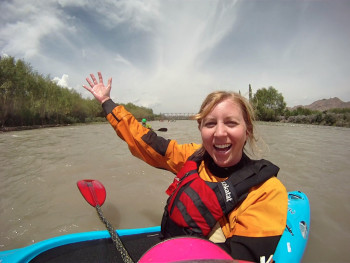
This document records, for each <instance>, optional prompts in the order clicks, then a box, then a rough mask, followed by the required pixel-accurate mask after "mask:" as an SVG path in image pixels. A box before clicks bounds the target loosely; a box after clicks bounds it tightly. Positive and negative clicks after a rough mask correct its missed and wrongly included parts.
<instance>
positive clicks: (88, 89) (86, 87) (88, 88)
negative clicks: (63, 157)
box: [83, 85, 93, 93]
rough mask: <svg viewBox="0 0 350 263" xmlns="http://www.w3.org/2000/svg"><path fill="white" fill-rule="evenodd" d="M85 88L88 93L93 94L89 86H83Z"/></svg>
mask: <svg viewBox="0 0 350 263" xmlns="http://www.w3.org/2000/svg"><path fill="white" fill-rule="evenodd" d="M83 88H85V89H86V90H87V91H90V92H91V93H92V92H93V89H92V88H90V87H88V86H85V85H83Z"/></svg>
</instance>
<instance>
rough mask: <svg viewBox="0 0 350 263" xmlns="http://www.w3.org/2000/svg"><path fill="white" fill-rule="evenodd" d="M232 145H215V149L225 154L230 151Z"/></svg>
mask: <svg viewBox="0 0 350 263" xmlns="http://www.w3.org/2000/svg"><path fill="white" fill-rule="evenodd" d="M231 146H232V144H230V143H226V144H215V145H214V149H215V150H217V151H219V152H225V151H228V150H229V149H230V148H231Z"/></svg>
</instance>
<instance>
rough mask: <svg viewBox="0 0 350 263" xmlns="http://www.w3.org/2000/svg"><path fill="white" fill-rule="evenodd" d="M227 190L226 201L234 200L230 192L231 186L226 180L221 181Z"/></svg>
mask: <svg viewBox="0 0 350 263" xmlns="http://www.w3.org/2000/svg"><path fill="white" fill-rule="evenodd" d="M221 184H222V187H223V188H224V191H225V197H226V202H229V201H232V194H231V192H230V186H229V185H228V184H227V183H226V182H221Z"/></svg>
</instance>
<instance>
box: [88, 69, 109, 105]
mask: <svg viewBox="0 0 350 263" xmlns="http://www.w3.org/2000/svg"><path fill="white" fill-rule="evenodd" d="M97 74H98V79H99V82H97V80H96V78H95V76H94V74H90V77H91V80H90V79H89V78H86V81H87V82H88V83H89V85H90V87H89V86H85V85H83V87H84V88H85V89H86V90H88V91H90V92H91V94H92V95H94V97H95V98H96V99H97V100H98V101H99V102H100V103H101V104H102V103H104V102H105V101H107V100H109V99H110V93H111V88H112V78H110V79H108V85H107V87H106V86H105V85H104V84H103V78H102V74H101V72H98V73H97Z"/></svg>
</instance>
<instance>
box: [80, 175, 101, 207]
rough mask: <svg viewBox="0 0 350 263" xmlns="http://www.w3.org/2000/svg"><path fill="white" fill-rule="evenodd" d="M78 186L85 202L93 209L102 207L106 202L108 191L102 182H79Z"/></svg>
mask: <svg viewBox="0 0 350 263" xmlns="http://www.w3.org/2000/svg"><path fill="white" fill-rule="evenodd" d="M77 186H78V188H79V190H80V193H81V194H82V195H83V196H84V198H85V200H86V201H87V202H88V203H89V204H90V205H92V206H93V207H96V205H99V206H102V205H103V203H104V202H105V200H106V189H105V187H104V186H103V184H102V183H101V182H99V181H97V180H80V181H78V182H77Z"/></svg>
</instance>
